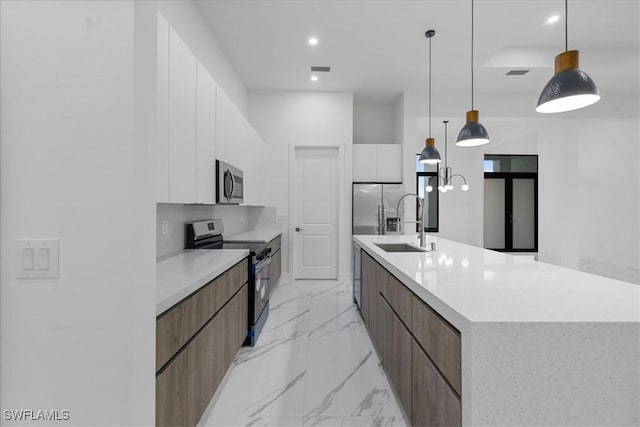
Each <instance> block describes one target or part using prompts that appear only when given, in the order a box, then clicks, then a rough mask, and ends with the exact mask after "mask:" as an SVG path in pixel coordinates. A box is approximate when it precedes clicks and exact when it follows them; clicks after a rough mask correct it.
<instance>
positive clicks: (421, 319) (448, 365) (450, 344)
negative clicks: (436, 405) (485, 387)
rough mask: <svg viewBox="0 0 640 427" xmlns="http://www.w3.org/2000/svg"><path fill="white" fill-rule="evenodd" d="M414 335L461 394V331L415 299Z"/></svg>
mask: <svg viewBox="0 0 640 427" xmlns="http://www.w3.org/2000/svg"><path fill="white" fill-rule="evenodd" d="M412 330H413V335H414V336H415V337H416V341H418V343H420V345H421V346H422V347H423V348H424V349H425V350H426V352H427V353H428V354H429V357H431V360H433V362H434V363H435V364H436V365H438V368H439V369H440V372H442V374H443V375H444V376H445V378H446V379H447V381H449V383H450V384H451V386H452V387H453V388H454V390H455V391H456V393H458V394H459V395H460V394H461V389H462V375H461V369H460V368H461V363H460V362H461V359H460V357H461V356H460V333H459V332H458V331H457V330H456V329H454V328H453V327H452V326H451V325H449V323H447V321H446V320H444V319H442V318H441V317H440V316H439V315H438V313H436V312H435V311H434V310H433V309H432V308H431V307H429V306H428V305H427V304H425V303H424V302H422V301H420V300H418V298H415V297H414V299H413V327H412Z"/></svg>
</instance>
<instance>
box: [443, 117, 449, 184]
mask: <svg viewBox="0 0 640 427" xmlns="http://www.w3.org/2000/svg"><path fill="white" fill-rule="evenodd" d="M443 123H444V170H445V171H446V170H447V162H448V157H449V156H448V155H447V124H448V123H449V120H445V121H444V122H443Z"/></svg>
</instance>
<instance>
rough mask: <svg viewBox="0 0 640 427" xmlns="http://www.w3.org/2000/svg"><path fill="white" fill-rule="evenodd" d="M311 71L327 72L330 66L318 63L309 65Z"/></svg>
mask: <svg viewBox="0 0 640 427" xmlns="http://www.w3.org/2000/svg"><path fill="white" fill-rule="evenodd" d="M311 71H315V72H321V73H328V72H329V71H331V67H324V66H320V65H312V66H311Z"/></svg>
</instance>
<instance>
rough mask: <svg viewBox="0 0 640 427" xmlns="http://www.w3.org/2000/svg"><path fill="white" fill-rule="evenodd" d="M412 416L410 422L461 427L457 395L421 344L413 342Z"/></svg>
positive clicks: (418, 424)
mask: <svg viewBox="0 0 640 427" xmlns="http://www.w3.org/2000/svg"><path fill="white" fill-rule="evenodd" d="M412 393H413V415H412V416H411V424H412V425H413V426H415V427H423V426H443V427H444V426H447V427H450V426H460V425H461V424H462V416H461V415H462V412H461V408H460V398H459V397H458V395H457V394H456V393H455V392H454V391H453V389H452V388H451V387H450V386H449V384H448V383H447V382H446V381H445V380H444V378H443V377H442V375H440V374H439V373H438V370H437V369H436V367H435V365H434V364H433V363H432V362H431V360H430V359H429V357H427V355H426V353H425V352H424V351H422V349H421V348H420V346H419V345H418V344H417V343H416V342H415V341H413V389H412Z"/></svg>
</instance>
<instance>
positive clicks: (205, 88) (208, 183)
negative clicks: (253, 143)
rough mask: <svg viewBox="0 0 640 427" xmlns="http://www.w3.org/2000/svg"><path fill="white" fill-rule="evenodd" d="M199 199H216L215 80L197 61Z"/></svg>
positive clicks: (211, 200) (198, 200)
mask: <svg viewBox="0 0 640 427" xmlns="http://www.w3.org/2000/svg"><path fill="white" fill-rule="evenodd" d="M196 82H197V83H196V87H197V94H196V170H195V174H196V201H197V202H198V203H207V204H213V203H215V202H216V187H215V183H216V163H215V158H216V150H215V147H216V82H215V81H214V80H213V77H211V75H210V74H209V73H208V72H207V70H206V69H205V68H204V67H203V66H202V64H200V63H198V66H197V76H196Z"/></svg>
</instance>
